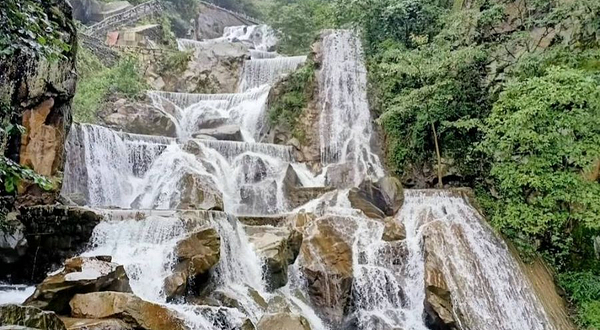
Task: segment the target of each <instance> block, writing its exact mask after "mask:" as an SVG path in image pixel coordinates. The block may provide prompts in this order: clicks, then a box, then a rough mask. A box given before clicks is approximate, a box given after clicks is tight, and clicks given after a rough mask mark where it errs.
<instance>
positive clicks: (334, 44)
mask: <svg viewBox="0 0 600 330" xmlns="http://www.w3.org/2000/svg"><path fill="white" fill-rule="evenodd" d="M322 48H323V65H322V68H321V71H320V74H319V104H320V106H321V111H320V121H319V131H320V141H321V161H322V162H323V163H324V164H335V163H341V164H349V165H350V166H351V168H352V175H353V177H354V180H353V182H348V185H349V186H357V185H359V184H360V182H361V181H362V180H363V179H364V178H365V177H373V178H378V177H382V176H383V175H384V172H383V167H382V165H381V162H380V160H379V157H378V156H377V154H376V153H374V152H373V151H372V150H371V147H370V146H371V143H372V141H371V140H372V138H373V127H372V125H371V116H370V113H369V104H368V101H367V70H366V68H365V64H364V59H363V56H362V46H361V43H360V40H359V39H358V38H357V37H356V36H355V34H354V33H353V32H352V31H345V30H341V31H334V32H332V33H330V34H328V35H326V36H325V37H324V38H323V46H322Z"/></svg>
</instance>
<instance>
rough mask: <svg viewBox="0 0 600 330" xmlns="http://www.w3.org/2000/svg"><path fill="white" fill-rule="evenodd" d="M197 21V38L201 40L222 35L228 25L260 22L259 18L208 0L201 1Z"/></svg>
mask: <svg viewBox="0 0 600 330" xmlns="http://www.w3.org/2000/svg"><path fill="white" fill-rule="evenodd" d="M196 21H197V23H196V38H197V39H199V40H201V39H213V38H218V37H221V36H222V35H223V31H224V30H225V27H228V26H238V25H256V24H259V21H258V20H257V19H254V18H251V17H249V16H247V15H244V14H240V13H235V12H233V11H231V10H227V9H225V8H221V7H219V6H216V5H213V4H211V3H209V2H206V1H200V13H199V14H198V18H197V20H196Z"/></svg>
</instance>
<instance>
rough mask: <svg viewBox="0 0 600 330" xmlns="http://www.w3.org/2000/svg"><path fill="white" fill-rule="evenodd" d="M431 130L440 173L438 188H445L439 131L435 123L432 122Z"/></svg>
mask: <svg viewBox="0 0 600 330" xmlns="http://www.w3.org/2000/svg"><path fill="white" fill-rule="evenodd" d="M431 130H432V131H433V141H434V142H435V153H436V155H437V162H438V166H437V173H438V188H443V187H444V184H443V183H442V156H441V155H440V146H439V144H438V138H437V131H436V130H435V125H434V124H433V122H431Z"/></svg>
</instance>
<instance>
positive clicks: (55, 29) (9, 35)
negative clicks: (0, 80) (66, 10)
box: [0, 0, 71, 60]
mask: <svg viewBox="0 0 600 330" xmlns="http://www.w3.org/2000/svg"><path fill="white" fill-rule="evenodd" d="M50 15H52V13H50ZM54 15H57V14H56V13H54ZM57 21H60V20H56V19H51V17H49V13H47V12H46V10H45V9H44V7H43V4H42V3H40V2H39V1H35V0H22V1H21V0H20V1H17V0H4V1H2V3H0V60H4V59H6V58H8V57H10V56H13V55H14V54H15V53H18V52H24V53H27V54H30V55H31V56H41V57H44V58H47V59H56V58H59V57H61V56H64V55H63V52H69V51H70V50H71V46H70V45H69V44H68V43H67V42H65V41H64V40H63V38H64V36H63V34H62V32H61V29H60V27H59V26H58V24H57Z"/></svg>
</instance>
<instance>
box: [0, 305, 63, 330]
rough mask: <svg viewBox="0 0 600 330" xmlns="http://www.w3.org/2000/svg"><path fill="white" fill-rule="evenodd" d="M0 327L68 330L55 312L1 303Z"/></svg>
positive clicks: (27, 329)
mask: <svg viewBox="0 0 600 330" xmlns="http://www.w3.org/2000/svg"><path fill="white" fill-rule="evenodd" d="M19 327H22V328H19ZM0 329H7V330H8V329H15V330H16V329H24V330H29V329H37V330H67V328H66V327H65V324H64V323H63V322H62V321H61V320H60V319H59V318H58V316H56V314H55V313H53V312H46V311H43V310H41V309H39V308H35V307H31V306H20V305H0Z"/></svg>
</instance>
